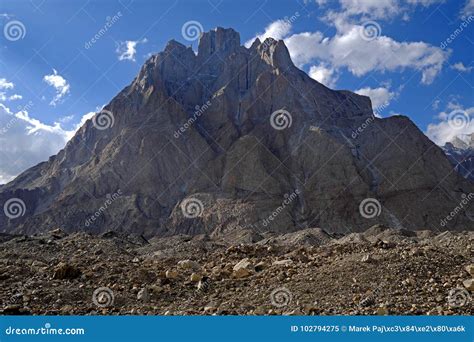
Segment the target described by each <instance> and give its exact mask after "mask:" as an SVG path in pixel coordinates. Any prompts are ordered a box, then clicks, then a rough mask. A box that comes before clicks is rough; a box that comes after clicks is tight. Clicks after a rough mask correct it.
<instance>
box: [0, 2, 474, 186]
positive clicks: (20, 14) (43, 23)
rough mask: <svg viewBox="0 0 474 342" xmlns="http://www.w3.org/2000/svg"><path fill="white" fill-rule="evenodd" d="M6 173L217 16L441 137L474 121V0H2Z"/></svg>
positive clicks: (54, 144)
mask: <svg viewBox="0 0 474 342" xmlns="http://www.w3.org/2000/svg"><path fill="white" fill-rule="evenodd" d="M0 25H1V26H2V30H1V32H0V184H2V183H5V182H8V181H10V180H11V179H13V178H14V177H15V176H17V175H18V174H19V173H21V172H22V171H24V170H25V169H27V168H28V167H31V166H33V165H35V164H37V163H39V162H41V161H44V160H47V159H48V157H49V156H51V155H53V154H55V153H57V152H58V151H59V150H60V149H61V148H62V147H64V146H65V144H66V142H67V141H68V139H70V138H71V137H72V136H73V135H74V132H75V131H76V130H77V129H78V128H79V127H80V126H81V125H82V124H83V123H84V122H85V121H86V120H87V119H88V118H91V117H92V116H93V115H94V113H95V112H97V111H100V109H101V108H102V107H103V106H104V105H106V104H107V103H108V102H109V101H110V100H111V99H112V98H113V97H114V96H115V95H116V94H117V93H118V92H119V91H120V90H122V89H123V88H124V87H125V86H127V85H128V84H129V83H130V82H131V81H132V80H133V78H134V77H135V76H136V74H137V73H138V71H139V69H140V67H141V65H142V64H143V63H144V61H145V60H146V59H147V58H149V57H150V56H151V55H152V54H154V53H157V52H159V51H161V50H163V48H164V46H165V45H166V43H167V42H168V41H169V40H171V39H175V40H177V41H180V42H182V43H183V44H186V45H190V46H192V47H193V49H195V50H196V48H197V44H198V37H199V32H202V31H203V30H204V31H209V30H211V29H213V28H215V27H217V26H221V27H226V28H228V27H232V28H234V29H235V30H236V31H238V32H239V33H240V36H241V44H242V45H247V46H248V45H249V44H251V42H252V41H253V40H254V39H255V38H256V37H259V38H261V39H262V38H266V37H273V38H275V39H282V40H284V41H285V43H286V45H287V47H288V49H289V51H290V55H291V57H292V59H293V61H294V63H295V65H297V66H298V67H299V68H301V69H302V70H304V71H305V72H307V73H308V74H309V75H310V76H311V77H312V78H314V79H315V80H317V81H319V82H321V83H323V84H325V85H327V86H329V87H331V88H333V89H347V90H351V91H354V92H356V93H358V94H362V95H367V96H370V98H371V99H372V104H373V107H374V111H375V113H376V115H377V116H380V117H389V116H392V115H406V116H408V117H410V118H411V120H413V121H414V122H415V123H416V125H417V126H418V127H419V128H420V130H421V131H423V132H424V133H425V134H426V135H427V136H428V137H429V138H430V139H432V140H433V141H434V142H435V143H437V144H438V145H443V144H444V143H445V142H446V141H449V140H451V139H452V138H454V137H455V136H458V135H464V134H470V133H472V132H474V120H471V118H472V117H474V91H473V85H474V62H473V57H474V56H473V55H474V34H473V33H474V0H400V1H395V0H306V1H305V0H271V1H270V0H239V1H236V0H232V1H227V0H202V1H199V0H194V1H193V0H162V1H151V0H148V1H147V0H102V1H79V0H69V1H60V0H50V1H46V0H2V1H1V2H0Z"/></svg>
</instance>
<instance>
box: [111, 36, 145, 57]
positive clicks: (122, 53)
mask: <svg viewBox="0 0 474 342" xmlns="http://www.w3.org/2000/svg"><path fill="white" fill-rule="evenodd" d="M147 41H148V40H147V39H146V38H143V39H142V40H127V41H124V42H120V43H119V44H118V46H117V50H116V52H117V54H118V59H119V61H133V62H135V55H136V54H137V45H138V44H144V43H146V42H147Z"/></svg>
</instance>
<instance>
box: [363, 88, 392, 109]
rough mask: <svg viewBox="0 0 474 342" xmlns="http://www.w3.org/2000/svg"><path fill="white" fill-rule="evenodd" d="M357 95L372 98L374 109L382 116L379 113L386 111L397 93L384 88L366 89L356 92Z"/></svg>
mask: <svg viewBox="0 0 474 342" xmlns="http://www.w3.org/2000/svg"><path fill="white" fill-rule="evenodd" d="M355 93H356V94H359V95H365V96H368V97H370V100H371V101H372V108H373V109H374V111H375V112H377V113H378V114H380V113H379V112H381V111H382V110H383V109H385V108H386V107H387V106H388V105H389V104H390V101H391V100H392V99H393V98H394V97H395V96H396V93H395V92H391V91H390V90H389V89H388V88H384V87H378V88H370V87H365V88H361V89H358V90H356V91H355Z"/></svg>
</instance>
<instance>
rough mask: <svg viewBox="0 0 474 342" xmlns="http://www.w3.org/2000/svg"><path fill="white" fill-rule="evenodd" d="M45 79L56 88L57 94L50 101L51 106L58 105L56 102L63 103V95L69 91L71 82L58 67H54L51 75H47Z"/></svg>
mask: <svg viewBox="0 0 474 342" xmlns="http://www.w3.org/2000/svg"><path fill="white" fill-rule="evenodd" d="M43 81H45V82H46V83H47V84H48V85H50V86H52V87H53V88H54V89H55V90H56V95H55V96H54V98H53V99H52V100H51V102H50V103H49V104H50V105H51V106H56V104H58V103H61V102H62V99H63V97H64V96H66V95H67V94H68V93H69V89H70V86H69V83H68V82H67V81H66V79H64V77H62V76H61V75H59V74H58V72H57V71H56V69H53V73H52V74H51V75H45V76H44V77H43Z"/></svg>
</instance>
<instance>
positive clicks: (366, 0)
mask: <svg viewBox="0 0 474 342" xmlns="http://www.w3.org/2000/svg"><path fill="white" fill-rule="evenodd" d="M340 4H341V8H342V11H343V13H344V14H345V15H348V16H350V15H359V14H365V15H370V16H371V17H372V18H387V17H391V16H393V15H396V14H398V13H399V12H400V7H399V1H396V0H340Z"/></svg>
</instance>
